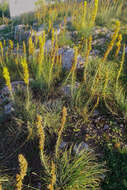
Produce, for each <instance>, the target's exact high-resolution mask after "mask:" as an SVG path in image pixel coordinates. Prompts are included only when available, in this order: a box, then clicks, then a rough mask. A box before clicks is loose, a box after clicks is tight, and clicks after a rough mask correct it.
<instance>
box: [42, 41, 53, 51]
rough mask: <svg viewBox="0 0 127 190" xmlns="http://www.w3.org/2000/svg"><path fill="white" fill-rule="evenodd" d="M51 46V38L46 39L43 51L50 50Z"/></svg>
mask: <svg viewBox="0 0 127 190" xmlns="http://www.w3.org/2000/svg"><path fill="white" fill-rule="evenodd" d="M51 47H52V41H51V40H47V41H46V43H45V47H44V48H45V51H47V52H49V51H50V50H51Z"/></svg>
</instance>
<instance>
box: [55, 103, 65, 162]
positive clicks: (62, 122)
mask: <svg viewBox="0 0 127 190" xmlns="http://www.w3.org/2000/svg"><path fill="white" fill-rule="evenodd" d="M62 112H63V114H62V120H61V128H60V130H59V132H58V139H57V142H56V150H55V156H56V158H57V157H58V151H59V146H60V143H61V137H62V132H63V129H64V126H65V123H66V117H67V109H66V107H63V111H62Z"/></svg>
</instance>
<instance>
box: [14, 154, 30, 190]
mask: <svg viewBox="0 0 127 190" xmlns="http://www.w3.org/2000/svg"><path fill="white" fill-rule="evenodd" d="M18 161H19V166H20V173H19V174H16V182H17V183H16V190H21V189H22V185H23V179H24V177H25V176H26V172H27V167H28V163H27V161H26V159H25V157H24V156H23V155H22V154H19V155H18Z"/></svg>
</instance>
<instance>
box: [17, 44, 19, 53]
mask: <svg viewBox="0 0 127 190" xmlns="http://www.w3.org/2000/svg"><path fill="white" fill-rule="evenodd" d="M16 51H17V52H18V51H19V43H17V48H16Z"/></svg>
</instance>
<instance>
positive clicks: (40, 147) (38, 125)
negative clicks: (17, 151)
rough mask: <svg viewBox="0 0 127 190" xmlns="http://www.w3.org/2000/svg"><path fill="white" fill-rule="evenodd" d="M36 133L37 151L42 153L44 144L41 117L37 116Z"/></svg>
mask: <svg viewBox="0 0 127 190" xmlns="http://www.w3.org/2000/svg"><path fill="white" fill-rule="evenodd" d="M37 133H38V136H39V149H40V152H43V151H44V143H45V134H44V130H43V127H42V117H41V116H40V115H37Z"/></svg>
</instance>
